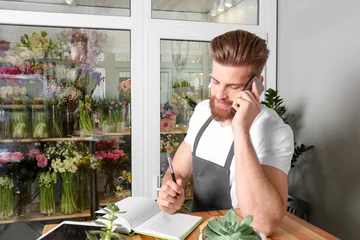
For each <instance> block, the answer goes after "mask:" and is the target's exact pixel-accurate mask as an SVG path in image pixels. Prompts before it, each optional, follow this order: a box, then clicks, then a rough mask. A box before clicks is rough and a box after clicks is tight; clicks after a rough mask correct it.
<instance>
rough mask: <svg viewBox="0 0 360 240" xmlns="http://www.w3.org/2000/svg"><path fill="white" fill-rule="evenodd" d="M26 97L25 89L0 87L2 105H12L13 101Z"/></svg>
mask: <svg viewBox="0 0 360 240" xmlns="http://www.w3.org/2000/svg"><path fill="white" fill-rule="evenodd" d="M26 95H27V91H26V88H25V87H19V86H15V87H12V86H5V87H0V99H1V102H2V103H3V104H14V103H15V102H14V99H16V98H24V97H25V96H26Z"/></svg>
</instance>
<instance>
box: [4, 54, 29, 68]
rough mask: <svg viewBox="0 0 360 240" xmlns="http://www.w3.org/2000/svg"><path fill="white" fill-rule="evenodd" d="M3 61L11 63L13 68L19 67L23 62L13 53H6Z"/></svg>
mask: <svg viewBox="0 0 360 240" xmlns="http://www.w3.org/2000/svg"><path fill="white" fill-rule="evenodd" d="M4 60H5V62H6V63H11V64H12V65H14V66H21V65H22V64H23V63H24V60H23V59H21V58H20V57H19V56H18V55H16V54H15V53H13V52H6V56H5V58H4Z"/></svg>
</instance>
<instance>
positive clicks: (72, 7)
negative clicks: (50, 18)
mask: <svg viewBox="0 0 360 240" xmlns="http://www.w3.org/2000/svg"><path fill="white" fill-rule="evenodd" d="M0 9H10V10H25V11H37V12H57V13H79V14H95V15H112V16H124V17H129V16H130V0H121V1H118V0H18V1H14V0H2V1H0Z"/></svg>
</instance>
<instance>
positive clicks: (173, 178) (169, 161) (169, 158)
mask: <svg viewBox="0 0 360 240" xmlns="http://www.w3.org/2000/svg"><path fill="white" fill-rule="evenodd" d="M167 161H168V164H169V167H170V173H171V178H172V180H173V181H174V182H175V183H176V178H175V173H174V169H173V166H172V163H171V157H170V154H169V153H168V154H167Z"/></svg>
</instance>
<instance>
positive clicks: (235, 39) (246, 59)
mask: <svg viewBox="0 0 360 240" xmlns="http://www.w3.org/2000/svg"><path fill="white" fill-rule="evenodd" d="M210 47H211V56H212V58H213V60H214V61H216V62H217V63H219V64H221V65H224V66H231V67H238V66H244V65H248V66H249V76H251V75H260V74H261V71H262V70H263V68H264V66H265V63H266V61H267V59H268V57H269V49H268V48H267V46H266V42H265V40H264V39H262V38H260V37H258V36H256V35H255V34H253V33H250V32H247V31H243V30H235V31H230V32H227V33H224V34H222V35H220V36H217V37H215V38H214V39H213V40H212V41H211V45H210Z"/></svg>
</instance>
